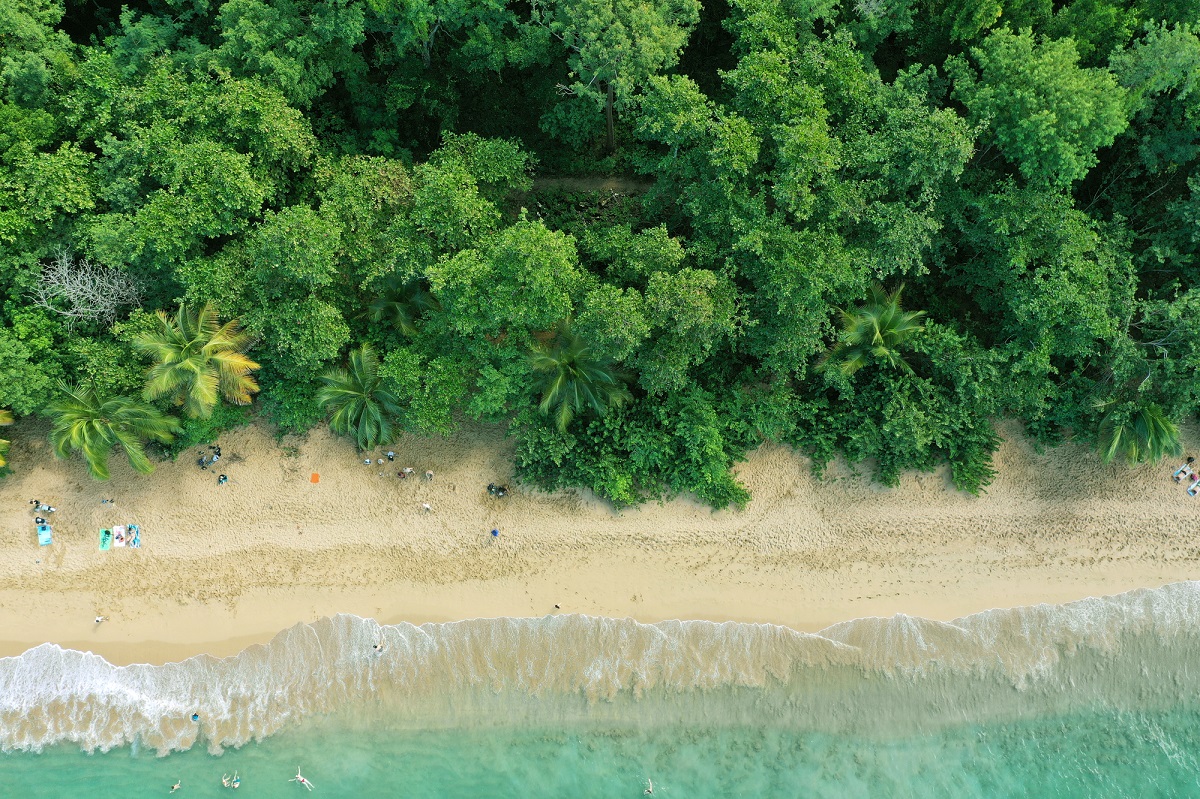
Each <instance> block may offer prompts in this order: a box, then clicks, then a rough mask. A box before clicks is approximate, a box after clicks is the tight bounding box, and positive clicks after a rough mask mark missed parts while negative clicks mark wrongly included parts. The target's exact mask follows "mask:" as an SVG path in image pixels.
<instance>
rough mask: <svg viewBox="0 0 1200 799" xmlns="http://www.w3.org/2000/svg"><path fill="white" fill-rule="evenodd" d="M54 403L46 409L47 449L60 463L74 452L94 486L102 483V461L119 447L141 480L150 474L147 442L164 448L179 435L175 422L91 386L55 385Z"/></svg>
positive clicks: (138, 402) (105, 470)
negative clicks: (49, 424) (50, 446)
mask: <svg viewBox="0 0 1200 799" xmlns="http://www.w3.org/2000/svg"><path fill="white" fill-rule="evenodd" d="M58 390H59V394H60V396H59V398H58V399H56V400H54V401H53V402H51V403H50V404H49V405H47V406H46V412H47V414H49V415H50V417H51V418H53V420H54V426H53V427H52V428H51V430H50V443H52V444H53V445H54V452H55V454H56V455H58V456H59V457H60V458H65V457H67V456H68V455H70V453H71V452H79V453H81V454H82V455H83V458H84V460H86V461H87V465H88V471H89V472H91V475H92V477H94V478H96V479H97V480H107V479H108V456H109V454H111V453H112V450H113V448H114V447H120V448H121V449H122V450H124V452H125V456H126V457H127V458H129V464H130V465H131V466H133V468H134V469H137V470H138V471H139V472H141V473H142V474H149V473H150V472H152V471H154V466H153V464H151V463H150V460H149V459H148V458H147V457H146V450H145V442H146V441H147V440H152V441H158V442H161V443H166V442H168V441H171V440H173V439H174V438H175V433H177V432H179V420H177V419H175V418H174V417H172V416H166V415H164V414H163V413H162V412H161V411H159V410H158V409H157V408H155V407H153V406H151V405H147V404H146V403H144V402H142V401H141V400H137V399H134V398H133V397H109V396H103V395H101V394H100V393H99V392H97V391H96V388H95V386H93V385H90V384H88V385H81V386H70V385H67V384H66V383H64V382H61V381H60V382H59V387H58Z"/></svg>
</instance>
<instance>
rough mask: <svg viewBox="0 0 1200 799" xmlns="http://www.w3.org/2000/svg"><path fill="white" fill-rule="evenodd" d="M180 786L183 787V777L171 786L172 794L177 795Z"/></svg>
mask: <svg viewBox="0 0 1200 799" xmlns="http://www.w3.org/2000/svg"><path fill="white" fill-rule="evenodd" d="M180 785H183V778H182V777H181V778H179V779H178V780H176V781H175V784H174V785H172V786H171V793H175V792H176V791H178V790H179V786H180Z"/></svg>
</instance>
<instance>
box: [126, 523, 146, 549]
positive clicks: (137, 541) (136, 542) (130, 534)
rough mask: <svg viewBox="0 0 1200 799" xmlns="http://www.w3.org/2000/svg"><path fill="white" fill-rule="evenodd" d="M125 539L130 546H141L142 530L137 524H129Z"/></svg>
mask: <svg viewBox="0 0 1200 799" xmlns="http://www.w3.org/2000/svg"><path fill="white" fill-rule="evenodd" d="M125 540H126V541H127V542H128V546H131V547H137V548H139V549H140V548H141V546H142V531H141V530H139V529H138V526H137V525H136V524H131V525H129V530H128V531H127V532H126V533H125Z"/></svg>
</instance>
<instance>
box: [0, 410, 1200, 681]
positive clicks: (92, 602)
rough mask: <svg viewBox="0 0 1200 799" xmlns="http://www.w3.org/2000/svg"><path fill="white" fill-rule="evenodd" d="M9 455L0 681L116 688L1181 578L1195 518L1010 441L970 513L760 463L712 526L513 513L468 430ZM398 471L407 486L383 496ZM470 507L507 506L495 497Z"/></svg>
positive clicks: (500, 453)
mask: <svg viewBox="0 0 1200 799" xmlns="http://www.w3.org/2000/svg"><path fill="white" fill-rule="evenodd" d="M10 431H13V432H12V434H11V436H10V437H11V438H12V439H13V442H14V443H13V449H12V452H11V454H10V463H11V465H12V466H13V468H14V474H12V475H10V476H9V477H8V478H6V479H5V480H3V481H0V526H2V529H4V530H5V531H7V532H8V535H7V536H5V537H4V540H3V542H2V543H0V630H3V633H0V656H14V655H19V654H20V653H21V652H24V651H25V650H27V649H29V648H32V647H34V646H37V645H39V644H42V643H46V642H50V643H56V644H59V645H60V646H63V647H65V648H72V649H80V650H84V651H92V652H94V653H96V654H98V655H101V656H103V657H104V658H106V659H108V660H109V661H110V662H113V663H116V664H118V665H123V664H127V663H134V662H145V663H154V664H160V663H164V662H169V661H176V660H181V659H183V658H186V657H189V656H191V655H197V654H202V653H205V654H211V655H214V656H218V657H225V656H230V655H234V654H237V652H239V651H241V650H242V649H244V648H245V647H247V646H250V645H252V644H254V643H265V642H266V641H268V640H270V639H271V638H272V637H273V636H274V635H275V634H276V633H278V632H279V631H280V630H282V629H286V628H288V627H290V626H292V625H294V624H295V623H298V622H311V621H314V620H315V619H317V618H320V617H324V616H331V615H334V614H336V613H352V614H355V615H359V616H363V617H367V618H374V619H376V620H378V621H379V622H381V623H385V624H394V623H398V622H402V621H404V622H412V623H416V624H420V623H424V622H447V621H457V620H462V619H470V618H480V617H503V616H511V617H530V616H532V617H538V616H544V615H549V614H554V613H582V614H587V615H592V616H608V617H616V618H623V617H631V618H634V619H636V620H638V621H642V622H648V623H652V622H658V621H663V620H669V619H706V620H710V621H718V622H719V621H739V622H761V623H770V624H780V625H784V626H787V627H791V628H793V629H797V630H801V631H806V632H816V631H818V630H820V629H823V628H825V627H827V626H829V625H831V624H834V623H837V622H842V621H848V620H851V619H855V618H862V617H869V616H892V615H894V614H896V613H904V614H908V615H911V616H918V617H923V618H929V619H936V620H940V621H950V620H953V619H955V618H959V617H962V616H966V615H969V614H971V613H976V612H979V611H983V610H987V609H990V608H996V607H1014V606H1019V605H1031V604H1039V603H1052V604H1061V603H1063V602H1068V601H1072V600H1076V599H1082V598H1085V597H1088V596H1104V595H1111V594H1116V593H1120V592H1123V591H1127V590H1131V589H1134V588H1142V587H1157V586H1160V585H1163V584H1166V583H1171V582H1178V581H1182V580H1190V579H1195V578H1197V577H1198V576H1200V545H1197V543H1196V542H1195V540H1194V539H1193V534H1194V531H1195V526H1196V525H1195V523H1196V519H1197V518H1198V516H1200V499H1196V498H1191V497H1189V496H1187V494H1186V493H1185V492H1184V490H1183V488H1182V486H1180V485H1179V484H1177V483H1174V482H1172V481H1171V479H1170V472H1171V471H1172V470H1173V468H1174V466H1175V464H1173V463H1172V464H1167V463H1162V464H1157V465H1145V466H1139V467H1137V468H1132V469H1129V468H1125V467H1101V466H1100V465H1099V463H1098V461H1097V460H1096V459H1095V456H1094V455H1092V454H1090V453H1088V452H1086V451H1084V450H1082V449H1080V448H1078V447H1075V446H1073V445H1070V444H1067V445H1063V446H1061V447H1057V448H1054V449H1050V450H1045V451H1043V452H1037V451H1036V449H1035V448H1034V446H1033V445H1032V443H1031V442H1030V441H1029V440H1028V439H1027V438H1026V437H1024V436H1023V434H1022V433H1021V432H1020V429H1019V427H1018V426H1016V425H1015V424H1012V423H1006V424H1005V425H1004V426H1003V428H1002V433H1003V435H1004V437H1005V442H1004V444H1003V445H1002V447H1001V449H1000V451H999V452H998V453H997V458H996V465H997V468H998V472H999V474H998V477H997V480H996V482H995V483H994V484H993V485H992V486H991V487H990V488H989V489H988V492H987V493H986V494H984V495H983V496H981V497H971V496H969V495H966V494H963V493H962V492H958V491H955V490H954V489H953V487H952V485H950V483H949V480H948V477H947V475H946V473H945V472H944V470H943V471H939V472H936V473H931V474H906V475H904V476H903V478H902V480H901V484H900V486H898V487H896V488H885V487H883V486H880V485H878V484H876V483H873V482H872V481H871V479H870V477H869V475H866V474H856V473H855V471H854V470H852V469H850V468H849V467H847V466H846V465H845V464H842V463H834V464H831V465H830V467H829V469H828V470H827V472H826V475H825V478H824V479H821V480H818V479H817V478H815V477H813V475H812V473H811V468H810V463H809V461H808V459H806V458H804V457H803V456H800V455H798V454H796V453H794V452H793V451H791V450H790V449H788V448H786V447H781V446H777V445H764V446H763V447H761V448H759V449H758V450H756V451H755V452H754V453H752V454H751V456H750V458H749V459H748V460H747V461H746V462H745V463H743V464H741V465H740V466H739V467H738V473H739V477H740V479H742V480H743V481H744V482H745V483H746V484H747V486H748V487H749V488H750V490H751V491H752V493H753V495H754V499H753V500H752V501H751V503H750V504H749V506H748V507H747V508H746V509H745V510H743V511H737V510H724V511H719V512H712V511H710V510H709V509H708V508H706V507H703V506H701V505H699V504H698V503H696V502H694V501H693V500H690V499H687V498H681V499H676V500H673V501H671V502H666V503H648V504H646V505H644V506H641V507H638V508H630V509H625V510H621V511H619V512H618V511H616V510H614V509H613V508H612V507H611V506H609V505H608V504H607V503H605V502H602V501H599V500H597V499H595V498H594V497H591V496H590V495H589V494H588V493H587V492H555V493H553V494H544V493H541V492H536V491H532V490H528V489H525V488H522V487H520V486H519V485H517V484H516V483H515V481H513V479H512V474H511V444H510V442H508V441H506V440H505V439H504V437H503V435H502V432H501V431H499V430H497V429H494V428H487V427H483V426H469V427H467V428H466V430H465V432H463V433H460V434H458V435H456V436H453V437H451V438H447V439H432V440H430V439H417V438H411V437H406V438H405V439H403V440H402V441H401V442H399V443H398V444H396V445H395V447H394V450H395V451H396V452H397V453H398V456H397V460H396V462H394V463H388V462H386V461H385V463H384V464H383V466H379V465H376V464H372V465H371V466H370V467H367V466H365V465H363V462H362V456H360V455H357V454H356V453H355V450H354V448H353V446H352V445H351V444H350V443H349V442H347V441H345V440H343V439H337V438H335V437H333V436H331V435H330V434H329V433H328V432H327V431H325V430H316V431H313V432H312V433H310V434H309V435H308V436H305V437H297V438H288V439H285V440H284V441H283V442H282V443H280V442H278V441H276V439H275V438H274V436H273V434H272V431H271V430H269V429H268V428H267V427H266V426H263V425H252V426H250V427H246V428H243V429H240V430H236V431H232V432H230V433H228V434H227V435H225V436H223V437H222V439H221V442H220V443H221V445H222V450H223V455H224V457H223V460H222V464H221V465H222V470H223V471H224V472H226V473H228V475H229V478H230V482H229V485H226V486H218V485H217V484H216V474H215V473H214V471H212V470H210V471H201V470H200V469H199V468H198V467H197V466H196V465H195V463H194V458H191V457H189V455H188V454H186V453H185V454H184V455H183V456H181V457H180V458H179V460H178V461H176V462H173V463H171V462H167V463H160V464H159V465H158V469H157V470H156V472H155V473H154V474H152V475H149V476H141V475H136V474H134V473H133V472H132V470H130V469H129V467H128V466H127V465H126V464H124V463H123V461H122V460H121V459H119V458H117V457H114V458H113V460H112V466H113V478H112V480H110V481H109V482H107V483H101V482H96V481H93V480H91V479H90V478H89V477H88V476H87V473H86V469H85V467H84V465H83V464H82V462H80V461H78V460H69V461H58V460H55V459H54V457H53V455H52V454H51V452H50V450H49V445H48V443H46V441H45V431H44V430H43V429H42V428H40V427H39V426H38V425H37V424H36V423H35V424H25V425H18V426H17V427H15V428H10ZM1191 433H1194V431H1190V430H1187V431H1185V436H1184V439H1185V441H1186V440H1195V436H1194V435H1191ZM371 454H372V455H373V456H379V457H381V456H382V454H383V453H382V452H380V453H371ZM1081 464H1083V466H1082V467H1081ZM404 466H411V467H413V468H414V469H415V470H416V475H415V476H413V477H409V478H408V479H400V478H399V477H398V476H397V475H396V472H397V471H399V470H400V469H402V468H403V467H404ZM426 469H431V470H433V472H434V474H435V476H434V479H433V480H432V481H426V480H424V479H422V478H421V476H420V475H421V474H423V472H424V471H425V470H426ZM1085 471H1086V477H1080V476H1079V475H1080V474H1082V473H1083V472H1085ZM313 473H317V474H319V475H320V478H319V482H317V483H312V482H311V475H312V474H313ZM489 482H498V483H507V484H508V485H509V486H510V488H511V492H510V495H509V496H508V497H506V498H504V499H501V500H497V499H495V498H493V497H490V496H489V495H488V493H487V491H486V489H485V487H486V485H487V484H488V483H489ZM30 498H37V499H41V500H43V501H45V502H49V503H51V504H53V505H55V506H56V507H57V508H58V511H57V512H56V513H55V514H54V516H53V518H52V520H51V521H53V522H54V531H55V533H54V534H55V543H54V545H53V546H51V547H44V548H39V547H38V546H37V544H36V540H35V538H34V536H33V524H32V521H31V520H32V516H33V514H32V513H31V512H30V511H29V506H28V500H29V499H30ZM108 498H113V499H115V500H116V502H115V504H113V505H108V504H105V503H102V502H101V500H102V499H108ZM426 502H428V503H429V504H430V506H431V508H432V510H431V511H430V512H429V513H425V512H424V511H423V509H422V507H421V506H422V504H423V503H426ZM128 522H133V523H136V524H138V525H139V526H140V527H141V529H142V544H143V546H142V548H141V549H140V550H130V549H115V550H113V551H109V552H99V551H97V546H96V535H97V530H98V529H99V528H100V527H111V526H112V525H113V524H119V523H128ZM492 529H498V530H499V531H500V535H499V537H498V538H493V537H492V536H490V534H489V532H490V530H492ZM555 605H558V606H559V607H558V608H556V607H555ZM96 615H103V616H105V617H106V619H107V620H106V621H105V622H103V623H101V624H96V623H95V622H94V617H95V616H96Z"/></svg>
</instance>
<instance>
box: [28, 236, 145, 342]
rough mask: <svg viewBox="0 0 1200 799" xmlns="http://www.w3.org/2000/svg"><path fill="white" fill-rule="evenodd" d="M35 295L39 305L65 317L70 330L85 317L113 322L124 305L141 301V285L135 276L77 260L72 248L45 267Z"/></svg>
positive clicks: (34, 290) (35, 301) (60, 252)
mask: <svg viewBox="0 0 1200 799" xmlns="http://www.w3.org/2000/svg"><path fill="white" fill-rule="evenodd" d="M31 294H32V297H33V302H34V304H35V305H37V306H39V307H41V308H45V309H46V310H48V311H53V312H54V313H56V314H58V315H60V316H65V317H66V318H67V327H68V329H70V328H73V327H74V326H75V323H76V322H79V321H81V320H82V321H85V322H103V323H105V324H109V325H111V324H112V323H113V322H115V321H116V320H117V311H118V310H119V309H120V308H122V307H125V306H129V305H138V304H140V303H141V287H140V286H139V285H138V281H137V280H136V279H135V278H134V277H133V276H132V275H130V274H127V273H125V272H122V271H121V270H120V269H113V268H111V267H107V266H102V265H100V264H94V263H92V262H91V261H90V260H88V259H87V258H81V259H79V260H76V259H75V256H74V255H73V254H72V253H71V252H70V251H68V250H60V251H59V253H58V255H57V256H55V258H54V260H53V261H52V262H51V263H50V264H48V265H47V266H45V267H43V268H42V275H41V278H40V280H39V281H38V284H37V286H36V287H35V288H34V289H33V291H32V292H31Z"/></svg>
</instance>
